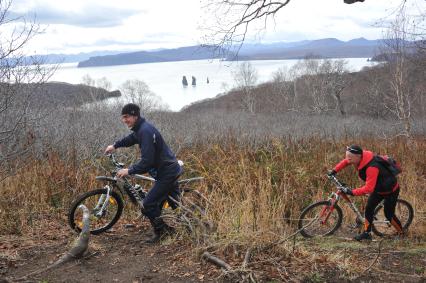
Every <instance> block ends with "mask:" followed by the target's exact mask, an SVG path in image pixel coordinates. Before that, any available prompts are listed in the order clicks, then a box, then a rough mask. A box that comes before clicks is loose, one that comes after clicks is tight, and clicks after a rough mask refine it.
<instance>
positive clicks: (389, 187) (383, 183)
mask: <svg viewBox="0 0 426 283" xmlns="http://www.w3.org/2000/svg"><path fill="white" fill-rule="evenodd" d="M374 156H375V155H374V153H373V152H371V151H368V150H364V151H363V152H362V157H361V161H360V163H359V165H358V168H357V170H358V175H359V177H360V179H361V180H363V181H365V185H364V186H362V187H359V188H356V189H354V190H352V193H353V194H354V196H360V195H365V194H371V193H373V192H377V193H378V194H381V195H386V194H390V193H392V192H394V191H396V190H397V189H398V188H399V185H398V182H397V180H396V178H395V176H393V175H392V174H391V173H390V172H389V171H388V170H387V169H385V168H384V167H383V166H382V165H381V164H380V163H379V162H376V161H375V158H374ZM348 165H349V160H347V159H343V160H342V161H340V162H339V163H338V164H337V165H336V166H335V167H334V171H336V172H339V171H340V170H342V169H343V168H345V167H346V166H348Z"/></svg>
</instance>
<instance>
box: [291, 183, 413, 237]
mask: <svg viewBox="0 0 426 283" xmlns="http://www.w3.org/2000/svg"><path fill="white" fill-rule="evenodd" d="M328 178H329V180H330V181H332V182H333V183H334V184H335V185H336V187H337V191H336V192H333V193H331V195H330V197H329V198H328V199H327V200H323V201H318V202H315V203H313V204H311V205H309V206H307V207H306V208H305V209H304V210H303V211H302V213H301V215H300V218H299V222H298V228H299V230H300V234H302V236H304V237H306V238H311V237H315V236H329V235H332V234H333V233H334V232H336V231H337V230H338V229H339V228H340V226H341V225H342V220H343V211H342V209H341V208H340V206H339V205H338V203H339V201H340V199H343V200H345V201H346V203H347V204H348V206H349V208H350V209H351V210H352V211H353V212H354V214H355V215H356V219H355V225H353V228H361V227H362V225H363V224H364V217H363V215H362V214H361V213H360V211H359V210H358V208H357V207H356V205H355V204H354V203H353V202H352V201H351V199H350V198H349V197H348V196H347V195H346V194H345V193H343V192H342V188H344V187H346V185H345V184H344V183H342V182H341V181H339V180H338V179H337V178H336V176H328ZM383 208H384V205H383V201H382V202H381V203H380V204H379V205H378V206H377V207H376V209H375V211H374V221H373V223H372V231H373V233H374V234H376V235H377V236H380V237H383V236H391V235H392V234H393V228H392V226H391V224H390V222H389V221H388V220H387V219H386V217H385V215H384V209H383ZM395 214H396V215H397V216H398V218H399V220H400V221H401V224H402V227H403V229H404V230H405V231H406V230H407V229H408V227H409V226H410V224H411V222H412V221H413V217H414V210H413V207H412V206H411V204H410V203H409V202H408V201H406V200H403V199H398V200H397V204H396V209H395Z"/></svg>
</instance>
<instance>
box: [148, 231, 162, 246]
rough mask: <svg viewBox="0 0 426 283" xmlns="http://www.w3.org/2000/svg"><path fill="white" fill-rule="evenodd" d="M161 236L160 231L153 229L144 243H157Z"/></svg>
mask: <svg viewBox="0 0 426 283" xmlns="http://www.w3.org/2000/svg"><path fill="white" fill-rule="evenodd" d="M161 237H162V234H161V233H158V232H156V231H154V233H153V235H152V236H151V237H150V238H148V239H146V240H145V243H148V244H155V243H158V242H160V240H161Z"/></svg>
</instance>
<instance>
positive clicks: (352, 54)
mask: <svg viewBox="0 0 426 283" xmlns="http://www.w3.org/2000/svg"><path fill="white" fill-rule="evenodd" d="M379 46H381V40H367V39H365V38H356V39H352V40H349V41H341V40H338V39H336V38H324V39H318V40H303V41H297V42H277V43H271V44H244V45H243V46H242V48H241V49H240V51H239V53H238V57H236V56H233V55H232V54H231V55H230V56H228V58H227V60H236V59H238V60H274V59H300V58H304V57H306V56H309V55H312V54H314V55H317V56H318V57H323V58H357V57H358V58H359V57H364V58H365V57H368V58H370V57H373V56H374V55H376V53H378V48H379ZM217 54H223V52H214V50H213V49H212V48H209V47H201V46H187V47H181V48H176V49H163V50H158V51H138V52H131V53H120V54H112V55H106V56H93V57H91V58H89V59H88V60H84V61H81V62H80V63H79V64H78V67H95V66H113V65H127V64H140V63H153V62H171V61H184V60H200V59H213V58H217Z"/></svg>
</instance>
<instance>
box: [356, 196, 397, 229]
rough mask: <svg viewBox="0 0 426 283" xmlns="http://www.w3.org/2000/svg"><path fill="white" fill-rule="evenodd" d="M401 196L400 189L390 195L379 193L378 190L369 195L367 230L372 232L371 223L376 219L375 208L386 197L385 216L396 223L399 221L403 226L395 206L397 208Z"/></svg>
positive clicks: (366, 215) (366, 214) (366, 209)
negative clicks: (396, 214)
mask: <svg viewBox="0 0 426 283" xmlns="http://www.w3.org/2000/svg"><path fill="white" fill-rule="evenodd" d="M398 196H399V189H397V190H396V191H394V192H392V193H391V194H388V195H379V194H378V193H376V192H373V193H372V194H371V195H370V196H369V197H368V201H367V206H366V207H365V220H366V223H365V227H364V228H365V229H364V230H365V231H367V232H371V223H373V220H374V210H375V209H376V207H377V206H378V205H379V203H380V202H381V201H382V200H383V199H384V203H383V204H384V207H383V208H384V211H385V217H386V219H387V220H389V222H392V220H393V221H394V222H396V223H398V224H399V225H400V226H401V223H400V221H399V219H398V218H397V217H396V216H395V208H396V201H397V200H398Z"/></svg>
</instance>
